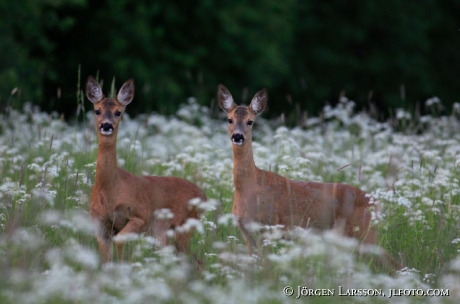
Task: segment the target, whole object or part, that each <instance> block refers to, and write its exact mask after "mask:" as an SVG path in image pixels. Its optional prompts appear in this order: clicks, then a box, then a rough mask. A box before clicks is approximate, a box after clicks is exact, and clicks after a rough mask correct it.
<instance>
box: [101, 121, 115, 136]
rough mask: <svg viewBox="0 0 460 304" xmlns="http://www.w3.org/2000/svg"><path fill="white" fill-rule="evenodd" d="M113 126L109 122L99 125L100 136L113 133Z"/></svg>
mask: <svg viewBox="0 0 460 304" xmlns="http://www.w3.org/2000/svg"><path fill="white" fill-rule="evenodd" d="M113 130H114V129H113V125H112V124H111V123H109V122H103V123H102V124H101V134H102V135H111V134H112V133H113Z"/></svg>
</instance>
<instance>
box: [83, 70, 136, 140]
mask: <svg viewBox="0 0 460 304" xmlns="http://www.w3.org/2000/svg"><path fill="white" fill-rule="evenodd" d="M86 96H87V97H88V99H89V100H90V101H91V102H92V103H93V104H94V112H95V113H96V126H97V128H98V136H99V138H101V137H112V136H114V137H115V138H116V134H117V128H118V124H119V123H120V120H121V116H122V115H123V113H124V112H125V108H126V106H127V105H128V104H129V103H130V102H131V101H132V100H133V98H134V80H132V79H130V80H128V81H126V82H125V83H124V84H123V86H122V87H121V89H120V91H119V92H118V95H117V97H116V98H114V99H112V98H106V97H105V96H104V94H103V93H102V89H101V87H100V85H99V83H98V82H97V81H96V79H94V77H92V76H89V77H88V80H87V81H86Z"/></svg>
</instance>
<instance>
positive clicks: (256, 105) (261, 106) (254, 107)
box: [249, 89, 268, 115]
mask: <svg viewBox="0 0 460 304" xmlns="http://www.w3.org/2000/svg"><path fill="white" fill-rule="evenodd" d="M267 100H268V91H267V89H262V90H260V91H259V92H257V94H256V95H255V96H254V98H252V101H251V104H250V105H249V109H251V111H252V112H254V114H256V115H259V114H261V113H262V112H263V111H264V110H265V108H266V107H267Z"/></svg>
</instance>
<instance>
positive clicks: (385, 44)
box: [0, 0, 460, 117]
mask: <svg viewBox="0 0 460 304" xmlns="http://www.w3.org/2000/svg"><path fill="white" fill-rule="evenodd" d="M458 12H460V1H435V0H425V1H423V2H419V1H413V0H409V1H399V0H388V1H357V0H350V1H342V0H329V1H313V0H284V1H262V0H253V1H248V0H233V1H228V0H222V1H213V0H191V1H180V2H178V1H148V0H138V1H129V0H101V1H87V0H42V1H35V0H16V1H12V2H8V1H2V2H1V3H0V44H1V46H2V56H0V103H1V105H2V108H4V107H5V106H6V105H8V104H10V105H12V106H16V107H20V106H21V105H22V104H23V103H24V102H27V101H32V102H33V103H34V104H37V105H39V106H41V107H42V109H44V110H46V111H56V112H58V113H64V114H65V115H66V116H71V115H73V114H74V113H75V109H76V108H77V103H78V102H79V98H78V96H79V94H80V93H79V92H80V91H81V90H82V84H84V83H85V80H86V77H87V76H88V75H94V76H97V77H98V78H99V79H100V80H102V81H103V83H105V89H104V90H105V91H107V90H108V89H109V88H110V86H111V85H112V83H113V82H114V83H115V85H116V86H120V85H121V84H122V83H123V81H125V80H126V79H128V78H134V79H135V81H136V97H135V102H134V103H133V104H132V106H130V112H131V113H140V112H149V111H158V112H160V113H165V114H168V113H173V112H175V111H176V110H177V108H178V105H179V104H181V103H184V102H186V100H187V98H188V97H192V96H193V97H195V98H196V99H197V100H198V102H199V103H201V104H204V105H215V98H216V97H215V95H216V88H217V85H218V84H219V83H223V84H225V85H226V86H227V87H228V88H229V89H230V90H231V91H232V92H235V94H234V97H235V98H236V99H238V100H239V101H240V102H243V103H249V102H250V100H248V98H250V96H253V95H254V93H255V92H256V91H257V90H259V89H260V88H262V87H266V88H267V89H268V92H269V95H270V97H269V106H270V108H269V110H268V115H271V116H276V115H279V114H280V113H285V114H286V115H287V116H288V117H295V116H296V115H299V113H300V112H304V111H307V112H308V113H311V114H312V115H317V114H318V112H319V111H320V109H321V108H322V107H323V106H324V104H325V103H330V104H335V103H337V101H338V100H339V97H340V96H343V95H345V96H347V97H348V98H350V99H353V100H354V101H356V103H357V104H358V106H359V107H361V108H368V107H369V106H370V105H371V104H372V105H374V106H375V107H376V108H378V109H380V113H382V115H386V114H388V113H390V109H394V108H399V107H403V108H407V109H409V110H410V109H414V108H415V107H416V106H417V104H418V105H422V107H423V104H424V101H425V100H426V99H428V98H431V97H433V96H437V97H439V98H440V99H441V100H442V102H443V104H444V105H445V106H446V107H449V106H451V105H452V104H453V103H454V102H458V101H460V96H459V91H458V89H457V88H458V81H459V78H458V71H460V56H459V55H458V50H460V24H459V23H460V22H459V21H460V19H459V18H458ZM79 85H80V87H79ZM85 102H86V101H85ZM289 115H290V116H289Z"/></svg>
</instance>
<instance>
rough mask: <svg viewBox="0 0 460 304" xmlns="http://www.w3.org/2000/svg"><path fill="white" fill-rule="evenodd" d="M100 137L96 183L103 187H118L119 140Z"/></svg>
mask: <svg viewBox="0 0 460 304" xmlns="http://www.w3.org/2000/svg"><path fill="white" fill-rule="evenodd" d="M116 135H117V134H116V133H115V134H113V135H112V136H115V139H112V138H105V136H104V137H103V136H100V137H99V151H98V155H97V164H96V185H97V186H99V187H103V188H110V187H116V184H117V180H118V164H117V141H116Z"/></svg>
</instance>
